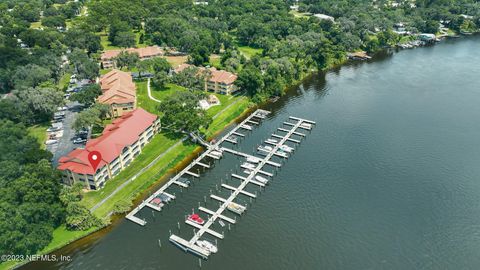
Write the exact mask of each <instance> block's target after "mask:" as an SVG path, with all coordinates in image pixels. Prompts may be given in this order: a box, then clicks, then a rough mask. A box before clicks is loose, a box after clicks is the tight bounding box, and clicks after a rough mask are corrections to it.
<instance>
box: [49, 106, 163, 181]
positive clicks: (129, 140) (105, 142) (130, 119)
mask: <svg viewBox="0 0 480 270" xmlns="http://www.w3.org/2000/svg"><path fill="white" fill-rule="evenodd" d="M156 119H157V116H156V115H154V114H151V113H149V112H146V111H145V110H143V109H141V108H139V109H136V110H134V111H131V112H129V113H126V114H124V115H122V116H121V117H119V118H117V119H115V120H114V121H113V122H112V123H111V124H109V125H107V126H106V127H105V129H104V130H103V132H102V135H101V136H100V137H98V138H96V139H92V140H89V141H88V142H87V145H86V146H85V149H75V150H73V151H72V152H70V153H69V154H68V155H67V156H63V157H61V158H60V160H59V161H58V162H59V166H58V167H57V168H58V169H59V170H71V171H73V172H76V173H80V174H91V175H93V174H94V171H93V168H92V167H91V166H90V163H89V162H88V154H89V153H90V152H91V151H98V152H100V154H101V155H102V160H101V161H100V163H99V165H98V169H101V168H102V167H103V166H105V164H107V163H111V162H112V161H113V160H115V159H116V158H117V157H118V156H120V154H121V153H122V151H123V149H124V148H125V147H126V146H129V145H132V144H133V143H135V142H136V141H137V140H138V138H139V137H140V134H142V133H143V132H144V131H145V130H146V129H147V128H148V127H149V126H151V125H152V124H153V123H154V122H155V120H156Z"/></svg>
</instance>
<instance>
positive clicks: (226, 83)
mask: <svg viewBox="0 0 480 270" xmlns="http://www.w3.org/2000/svg"><path fill="white" fill-rule="evenodd" d="M189 67H194V66H193V65H190V64H181V65H179V66H177V67H176V68H175V69H174V70H173V72H174V73H180V72H182V71H184V70H185V69H186V68H189ZM199 71H200V72H208V73H209V74H208V77H207V80H206V81H205V91H212V92H215V93H220V94H232V93H233V92H235V91H237V90H238V88H237V87H236V86H235V81H236V80H237V78H238V76H237V75H236V74H233V73H231V72H228V71H225V70H218V69H216V68H215V67H211V68H204V67H200V68H199Z"/></svg>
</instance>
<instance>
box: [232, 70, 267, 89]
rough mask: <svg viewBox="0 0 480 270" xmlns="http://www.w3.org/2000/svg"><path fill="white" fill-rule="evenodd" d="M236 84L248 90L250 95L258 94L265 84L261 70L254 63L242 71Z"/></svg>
mask: <svg viewBox="0 0 480 270" xmlns="http://www.w3.org/2000/svg"><path fill="white" fill-rule="evenodd" d="M235 84H236V85H237V86H238V87H239V88H240V89H242V90H245V91H247V93H248V94H249V95H250V96H254V95H256V94H257V92H258V91H260V90H261V89H262V88H263V86H264V83H263V79H262V74H261V71H260V70H259V69H258V68H256V67H255V66H253V65H249V66H247V67H245V68H244V69H242V70H241V71H240V73H239V74H238V79H237V80H236V81H235Z"/></svg>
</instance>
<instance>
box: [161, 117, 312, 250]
mask: <svg viewBox="0 0 480 270" xmlns="http://www.w3.org/2000/svg"><path fill="white" fill-rule="evenodd" d="M260 118H261V117H260ZM290 119H293V120H296V123H292V124H293V125H291V129H283V128H281V129H279V130H280V131H283V132H286V135H285V136H280V135H277V136H278V137H277V138H279V139H280V140H279V141H277V142H276V143H273V147H272V149H271V150H270V151H265V153H266V155H265V157H264V158H263V159H262V158H259V157H254V156H252V155H249V154H246V153H243V152H240V151H236V150H232V149H229V148H226V147H222V148H221V150H222V151H223V152H227V153H231V154H234V155H238V156H241V157H246V158H249V157H254V158H256V159H258V160H260V161H259V162H258V164H256V165H254V166H255V167H254V168H252V169H251V172H250V174H248V176H245V177H244V176H240V175H237V174H232V177H235V178H237V179H240V180H241V183H240V185H239V186H237V187H233V186H230V185H227V184H223V183H222V187H223V188H226V189H228V190H230V191H232V193H231V194H230V196H229V197H228V198H222V197H220V196H217V195H214V194H211V195H210V197H211V198H212V199H215V200H217V201H219V202H220V206H219V208H218V209H217V210H216V211H213V210H210V209H206V208H203V207H200V208H199V209H200V210H201V211H204V212H206V213H208V214H210V215H211V216H210V217H209V218H208V220H207V221H206V222H205V223H204V224H203V225H199V224H196V223H194V225H193V224H190V223H188V222H187V223H188V224H190V225H192V226H194V227H196V228H198V229H199V230H198V231H197V232H195V234H194V235H193V237H192V238H191V239H190V240H185V239H182V238H180V237H178V236H176V235H171V237H170V241H172V242H174V243H175V244H176V245H181V246H183V247H182V249H184V250H185V249H187V250H195V251H196V252H198V249H199V247H198V246H197V245H196V242H197V241H198V240H199V239H200V238H201V237H202V236H203V235H204V234H205V233H208V234H211V235H213V236H215V237H217V238H220V239H223V238H224V235H223V234H221V235H220V234H219V233H217V232H214V231H213V230H211V229H210V227H211V226H212V225H213V224H214V223H215V221H216V220H217V219H218V218H220V219H223V220H226V219H225V216H224V215H223V214H222V213H223V212H224V211H225V209H228V208H229V206H231V205H232V204H233V205H235V204H236V205H238V204H237V203H235V202H234V200H235V199H236V198H237V196H238V195H239V194H244V195H246V196H249V197H251V198H256V197H257V195H256V194H252V193H250V192H248V191H246V190H245V187H246V186H247V185H248V184H255V185H259V186H263V187H264V186H265V184H263V183H260V182H259V181H257V180H256V176H257V174H258V173H263V174H266V172H265V171H262V168H263V167H264V166H265V165H267V164H268V165H272V166H275V167H280V166H282V164H280V163H277V162H273V161H271V160H270V159H271V158H272V157H273V156H274V155H276V154H277V153H278V151H279V150H280V149H281V146H283V145H284V144H285V142H286V141H287V140H290V141H294V142H298V143H299V142H300V140H294V139H291V138H290V137H291V136H292V135H297V136H301V137H304V135H305V134H303V133H299V132H297V129H299V128H300V126H301V125H302V126H305V125H304V123H308V124H314V122H313V121H309V120H305V119H301V118H292V117H291V118H290ZM300 134H301V135H300ZM228 135H230V133H229V134H228ZM302 135H303V136H302ZM272 137H273V135H272ZM272 176H273V175H272ZM242 211H243V210H242ZM227 221H228V220H227ZM230 221H231V220H230ZM179 239H181V240H180V241H177V240H179ZM200 250H202V249H201V248H200ZM207 253H208V251H207V250H204V252H203V253H202V256H203V257H208V256H209V255H207Z"/></svg>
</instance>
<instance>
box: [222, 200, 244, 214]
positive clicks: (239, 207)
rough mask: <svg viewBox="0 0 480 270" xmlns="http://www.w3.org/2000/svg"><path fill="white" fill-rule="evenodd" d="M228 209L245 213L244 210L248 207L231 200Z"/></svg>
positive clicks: (237, 212)
mask: <svg viewBox="0 0 480 270" xmlns="http://www.w3.org/2000/svg"><path fill="white" fill-rule="evenodd" d="M227 209H228V210H230V211H232V212H234V213H236V214H239V215H241V214H243V212H244V211H245V210H246V209H247V208H246V207H245V206H243V205H240V204H237V203H234V202H231V203H229V204H228V205H227Z"/></svg>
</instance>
